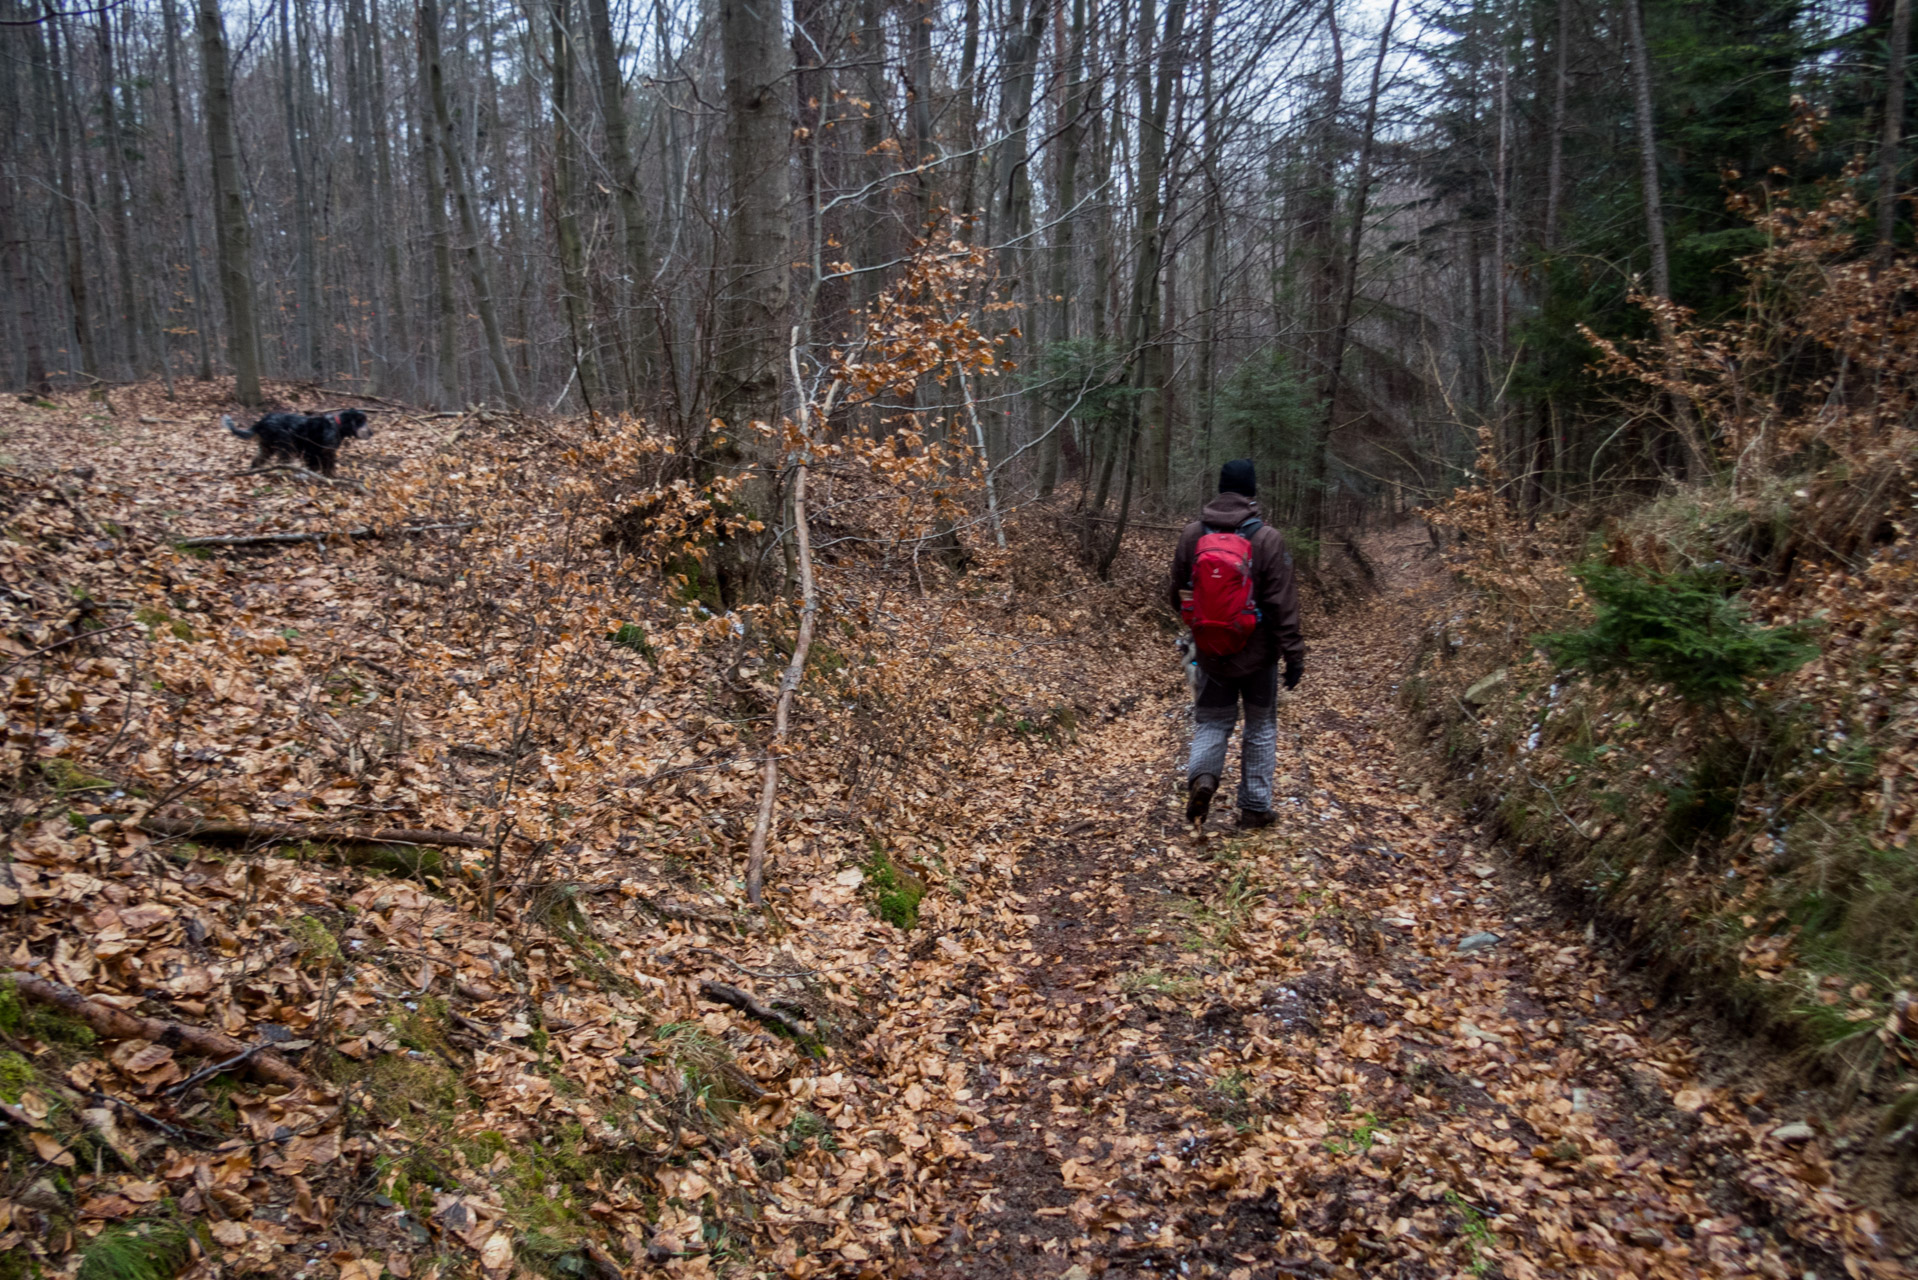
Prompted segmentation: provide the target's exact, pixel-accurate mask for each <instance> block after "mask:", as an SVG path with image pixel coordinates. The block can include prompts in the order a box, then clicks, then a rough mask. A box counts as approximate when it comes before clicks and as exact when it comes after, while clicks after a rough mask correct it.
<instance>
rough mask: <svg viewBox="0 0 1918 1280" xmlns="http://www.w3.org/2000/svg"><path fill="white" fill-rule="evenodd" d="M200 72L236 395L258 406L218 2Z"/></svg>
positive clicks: (249, 286) (256, 344)
mask: <svg viewBox="0 0 1918 1280" xmlns="http://www.w3.org/2000/svg"><path fill="white" fill-rule="evenodd" d="M197 21H198V26H199V35H200V70H201V72H202V73H203V74H204V76H205V78H206V122H207V138H208V148H209V150H211V151H212V153H213V226H214V245H215V251H216V254H217V256H218V259H219V270H220V292H221V293H222V294H223V295H224V296H225V298H226V319H227V354H228V356H229V358H230V359H231V360H232V361H233V375H234V377H233V381H234V394H235V395H236V396H238V397H239V400H240V403H241V404H245V405H258V404H260V403H261V400H262V397H261V395H260V330H259V324H258V321H257V320H256V318H255V316H254V312H253V264H252V256H253V237H252V232H251V230H250V229H249V227H248V226H247V220H246V193H245V191H244V190H243V189H242V188H241V185H240V147H239V143H238V141H237V139H236V137H235V135H234V131H233V89H232V85H231V84H230V83H229V82H228V77H227V58H226V28H225V26H224V25H223V24H222V23H221V21H220V5H219V0H199V7H198V11H197Z"/></svg>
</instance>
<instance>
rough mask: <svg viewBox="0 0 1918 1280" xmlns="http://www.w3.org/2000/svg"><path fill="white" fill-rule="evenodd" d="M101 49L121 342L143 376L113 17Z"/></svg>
mask: <svg viewBox="0 0 1918 1280" xmlns="http://www.w3.org/2000/svg"><path fill="white" fill-rule="evenodd" d="M95 30H96V32H97V33H98V38H99V49H100V124H101V130H102V132H103V133H104V134H105V142H106V150H107V156H106V160H107V163H106V171H107V203H108V204H110V205H112V206H113V208H112V212H111V213H110V214H109V216H108V218H107V226H108V228H109V229H110V230H111V232H112V234H113V251H114V260H115V262H114V265H115V267H116V269H117V270H116V274H117V275H118V276H119V285H120V326H119V327H120V335H121V336H120V341H121V342H122V344H124V347H125V351H126V357H127V367H128V369H129V370H130V371H131V372H132V373H133V374H134V376H136V377H137V376H139V375H140V374H142V373H144V372H145V371H146V367H147V350H146V345H147V344H146V326H145V325H144V324H142V323H141V314H142V313H143V312H144V311H145V308H144V307H143V306H142V305H141V303H140V295H139V292H138V290H137V289H136V288H135V286H134V283H133V233H132V229H131V227H130V226H129V225H128V210H127V178H126V165H127V147H126V141H125V139H124V138H122V137H121V136H120V108H119V104H118V103H117V102H116V101H115V99H114V93H115V89H116V76H115V73H114V58H113V15H112V14H111V13H102V14H101V15H100V25H99V26H98V27H97V28H95Z"/></svg>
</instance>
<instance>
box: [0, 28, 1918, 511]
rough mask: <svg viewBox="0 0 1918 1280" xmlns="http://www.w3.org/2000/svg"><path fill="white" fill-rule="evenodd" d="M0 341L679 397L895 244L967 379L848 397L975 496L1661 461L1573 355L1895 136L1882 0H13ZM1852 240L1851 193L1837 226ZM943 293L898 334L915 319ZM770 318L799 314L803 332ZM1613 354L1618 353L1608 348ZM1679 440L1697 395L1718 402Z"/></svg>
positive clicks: (1729, 290) (870, 276) (726, 393)
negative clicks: (977, 253)
mask: <svg viewBox="0 0 1918 1280" xmlns="http://www.w3.org/2000/svg"><path fill="white" fill-rule="evenodd" d="M0 20H3V21H4V23H5V25H4V27H0V59H3V61H0V70H3V71H4V74H0V113H4V116H5V127H4V128H0V169H3V172H4V181H0V236H3V237H4V254H5V260H4V263H3V264H0V268H3V269H0V280H3V281H4V285H3V286H0V287H4V290H5V293H6V302H5V305H4V307H0V335H3V337H4V345H5V350H6V353H7V355H6V359H7V361H8V365H7V368H6V371H5V381H6V382H7V383H8V384H10V385H13V386H16V387H20V388H25V389H27V390H29V391H41V390H44V389H46V388H48V387H50V386H52V385H54V384H69V385H71V384H76V383H84V384H88V385H103V384H108V383H115V382H121V381H126V380H132V379H150V378H159V377H164V378H167V379H186V378H208V377H226V376H234V377H236V378H237V382H236V393H237V397H238V399H239V400H240V401H241V402H243V403H254V402H258V401H259V400H260V399H261V392H260V388H259V383H260V379H261V377H262V376H263V375H265V376H271V377H277V378H284V379H292V380H296V381H301V382H307V383H311V384H313V388H314V397H315V399H316V400H323V399H324V398H325V395H326V393H328V392H334V393H344V392H348V391H356V392H362V393H366V394H370V395H374V396H382V397H389V398H393V399H396V400H404V401H408V402H424V403H431V404H437V405H442V406H455V405H466V404H471V403H477V402H486V403H496V404H500V405H503V406H507V407H511V408H521V409H532V410H538V411H558V412H577V411H580V410H583V409H593V410H598V411H602V412H630V413H633V414H639V415H644V416H647V417H649V418H651V419H653V420H654V421H655V422H656V423H658V424H659V425H660V426H662V427H663V428H665V429H666V430H667V431H669V432H670V433H671V434H672V435H674V436H675V437H677V438H678V439H679V440H681V441H682V442H683V443H684V445H685V452H686V455H687V456H688V457H689V458H694V457H704V458H706V459H708V460H709V461H711V462H714V463H715V464H717V465H724V464H726V462H727V460H728V458H729V457H730V456H731V455H729V453H728V446H726V445H724V444H723V443H722V444H717V445H716V444H714V442H713V439H712V435H711V433H712V427H711V426H710V424H711V422H712V420H713V419H715V418H717V419H721V420H725V421H727V422H732V423H743V422H744V421H746V420H749V419H753V418H762V419H767V420H772V419H775V418H777V416H778V415H780V414H781V413H782V412H786V413H790V412H791V411H792V409H793V402H794V399H795V395H796V392H795V384H794V380H793V378H792V377H791V376H790V375H791V371H792V369H793V366H794V365H795V363H796V360H795V359H794V357H796V356H801V355H803V356H804V357H805V358H806V360H807V361H808V362H809V363H808V367H809V368H811V367H816V366H817V364H818V362H820V361H822V360H824V359H826V358H827V354H828V353H829V351H830V350H831V349H832V347H833V345H834V344H835V343H840V342H842V341H844V340H845V337H846V335H848V334H850V333H852V332H853V331H854V329H855V326H856V317H857V316H858V315H859V314H860V313H861V312H862V311H866V310H870V309H871V308H872V307H873V306H874V305H875V302H876V300H878V299H880V298H881V296H882V294H883V293H884V291H885V290H887V289H888V288H892V287H894V286H896V284H897V282H898V281H899V280H901V279H903V278H907V276H908V275H909V270H910V261H909V260H911V259H913V256H914V253H915V246H916V245H921V244H924V245H926V246H927V247H925V248H922V249H921V250H920V262H921V265H922V266H923V265H924V264H925V262H926V261H927V260H928V259H927V255H933V256H934V257H940V258H942V260H944V261H948V262H950V261H956V260H957V256H956V255H959V254H960V251H961V250H962V249H979V250H984V251H985V252H984V254H983V256H981V257H976V258H975V259H973V263H974V265H973V266H972V267H971V268H968V269H966V270H958V269H947V270H945V271H944V274H942V275H939V276H938V281H939V282H940V283H929V284H927V285H926V286H925V287H926V288H928V289H934V290H935V291H938V290H944V291H945V292H946V294H947V295H949V296H944V297H942V298H941V300H940V301H941V305H942V306H945V307H946V308H947V310H948V311H950V312H952V313H953V314H954V315H955V316H960V317H961V318H963V320H964V321H965V323H967V324H969V325H971V326H973V327H975V328H976V329H977V330H978V331H979V332H980V333H982V334H984V335H986V336H987V337H988V338H989V339H990V340H991V341H992V342H993V343H994V344H995V346H994V352H995V359H994V361H993V363H992V366H991V367H992V368H993V369H996V370H997V371H998V372H997V374H996V376H989V377H980V378H975V379H963V381H964V382H965V385H964V386H961V385H960V382H961V381H962V379H959V378H952V379H948V380H946V381H940V380H938V379H927V380H924V381H922V382H921V384H920V385H919V386H918V387H917V388H916V389H915V390H914V391H913V393H912V394H911V395H909V396H903V397H901V396H893V397H892V398H891V399H890V400H889V399H888V398H887V396H885V395H884V394H880V393H874V394H872V395H870V396H867V397H864V398H858V397H848V398H847V399H846V400H845V401H844V402H843V403H842V405H840V406H839V407H837V408H836V409H835V415H836V416H835V419H834V422H833V424H832V425H833V427H834V428H835V429H847V428H849V427H851V426H852V425H855V424H863V425H864V426H865V427H866V428H867V429H874V430H880V431H908V432H910V439H911V440H913V441H918V440H923V439H929V438H946V437H949V438H951V439H953V440H958V441H964V442H966V443H967V444H968V445H969V446H971V447H973V448H975V449H976V450H977V451H979V452H980V453H982V455H983V457H982V458H981V461H982V462H983V463H984V464H985V465H986V466H987V467H988V468H989V469H990V472H991V474H992V476H993V477H994V479H995V481H996V484H997V486H998V489H999V490H1000V492H1001V495H1002V500H1004V501H1006V502H1014V501H1023V500H1027V499H1029V498H1031V497H1034V496H1041V495H1046V494H1049V493H1052V492H1053V491H1054V490H1056V489H1061V488H1065V489H1066V492H1067V494H1068V495H1069V496H1070V497H1071V499H1072V500H1073V501H1074V502H1076V503H1077V504H1079V505H1080V506H1081V507H1082V508H1084V509H1085V510H1087V511H1090V512H1098V511H1103V510H1108V509H1114V508H1117V507H1119V506H1121V505H1122V504H1127V503H1129V509H1132V510H1135V511H1136V510H1165V509H1176V508H1183V507H1187V506H1189V505H1190V504H1191V503H1192V502H1193V501H1195V500H1196V499H1198V498H1199V497H1200V496H1202V494H1203V493H1205V492H1207V491H1209V486H1210V482H1211V479H1212V477H1213V475H1215V474H1216V472H1215V468H1216V465H1217V463H1218V461H1219V460H1220V459H1221V458H1223V457H1228V456H1233V455H1239V454H1248V453H1249V454H1251V455H1252V456H1254V457H1255V458H1257V459H1258V460H1259V463H1260V467H1261V475H1262V479H1263V481H1264V483H1265V486H1266V493H1265V495H1264V496H1265V498H1266V500H1267V503H1268V509H1269V511H1270V512H1271V513H1272V514H1273V515H1274V517H1275V518H1277V519H1281V520H1283V521H1284V522H1286V523H1287V524H1288V525H1291V526H1293V527H1295V528H1298V529H1301V530H1305V531H1307V532H1308V534H1309V533H1310V532H1314V531H1323V530H1326V529H1329V528H1332V527H1334V526H1346V525H1350V524H1352V523H1354V522H1356V521H1359V520H1361V519H1362V518H1364V516H1365V514H1366V513H1368V512H1375V511H1381V510H1387V511H1391V510H1404V509H1406V508H1408V507H1410V506H1412V505H1414V504H1418V503H1422V502H1425V501H1428V500H1430V499H1432V498H1434V497H1437V496H1440V495H1442V494H1444V493H1446V492H1448V491H1449V490H1450V489H1451V488H1453V487H1454V486H1455V484H1456V483H1457V482H1458V480H1459V479H1460V478H1461V477H1462V476H1463V475H1464V474H1465V472H1466V470H1467V469H1468V468H1469V467H1470V466H1471V464H1472V461H1473V458H1474V456H1475V454H1476V452H1477V450H1478V448H1479V441H1480V433H1481V431H1488V432H1489V433H1490V435H1489V437H1488V439H1489V441H1490V443H1491V445H1492V447H1493V449H1494V450H1495V455H1496V457H1497V458H1498V459H1499V460H1500V463H1501V471H1502V474H1504V475H1505V476H1507V477H1509V478H1510V483H1511V484H1513V485H1514V486H1516V487H1517V488H1518V489H1520V490H1522V492H1523V494H1524V496H1525V498H1526V500H1527V501H1528V502H1530V503H1532V504H1534V505H1535V506H1538V507H1550V506H1554V505H1558V506H1563V505H1565V504H1570V503H1575V502H1578V501H1580V500H1581V499H1582V498H1584V497H1585V496H1587V495H1589V494H1591V493H1593V492H1595V491H1601V490H1604V491H1617V490H1618V489H1619V488H1620V487H1621V486H1622V487H1625V488H1630V487H1632V486H1640V487H1643V486H1644V485H1646V484H1648V483H1650V482H1654V481H1656V480H1657V479H1659V478H1660V477H1664V476H1673V475H1677V476H1683V475H1686V474H1687V473H1688V472H1696V471H1697V469H1698V468H1699V466H1700V465H1701V464H1700V453H1699V448H1698V446H1697V441H1696V437H1697V436H1698V435H1699V434H1700V433H1701V432H1702V433H1703V434H1705V435H1709V433H1710V430H1711V428H1710V425H1709V424H1704V425H1703V426H1694V425H1693V424H1692V423H1691V422H1690V421H1689V418H1690V410H1689V409H1688V407H1687V406H1686V405H1684V404H1682V403H1678V402H1675V401H1672V400H1670V399H1669V398H1666V399H1663V400H1661V399H1660V398H1659V397H1656V396H1653V397H1650V398H1647V397H1646V396H1644V395H1643V394H1622V393H1621V391H1620V388H1618V387H1616V386H1613V385H1612V384H1611V383H1610V382H1608V380H1607V379H1605V378H1603V377H1595V376H1593V375H1592V374H1591V372H1590V366H1591V362H1592V360H1593V358H1594V355H1595V349H1594V347H1593V346H1592V344H1591V341H1590V340H1589V338H1588V336H1587V334H1586V333H1585V330H1587V329H1589V330H1590V331H1591V333H1593V334H1596V335H1598V336H1600V337H1604V338H1612V339H1632V338H1645V337H1654V336H1658V335H1656V333H1655V330H1656V329H1658V328H1659V327H1660V326H1661V325H1664V324H1667V323H1669V320H1654V319H1653V313H1652V312H1650V311H1648V310H1647V309H1646V308H1644V307H1642V306H1639V305H1635V304H1634V303H1633V301H1632V298H1633V295H1634V292H1635V291H1638V292H1642V293H1644V294H1647V295H1652V296H1662V297H1668V298H1670V299H1672V300H1673V301H1675V302H1676V303H1677V304H1679V305H1680V306H1682V307H1685V308H1691V309H1695V310H1696V311H1697V312H1698V313H1699V314H1700V319H1701V320H1705V321H1713V320H1717V319H1721V318H1724V317H1726V316H1729V315H1731V314H1732V313H1733V311H1734V310H1735V309H1736V308H1737V307H1738V306H1739V305H1740V304H1741V301H1742V300H1743V299H1744V297H1745V287H1744V284H1743V281H1742V280H1741V278H1740V275H1739V273H1738V272H1737V271H1736V270H1734V269H1733V265H1734V263H1735V261H1736V260H1737V259H1738V258H1739V257H1740V255H1743V254H1747V253H1750V252H1751V251H1753V250H1754V249H1756V248H1758V247H1760V246H1761V245H1762V244H1763V243H1764V241H1765V234H1764V233H1763V232H1761V231H1760V230H1759V229H1756V228H1755V227H1754V225H1753V219H1752V216H1751V215H1752V212H1753V211H1754V210H1755V209H1762V208H1764V207H1766V206H1767V205H1768V204H1770V203H1772V202H1775V201H1776V200H1777V199H1778V198H1780V193H1781V192H1783V191H1785V190H1786V189H1791V188H1799V189H1801V194H1800V196H1799V197H1798V198H1799V199H1801V200H1803V199H1806V198H1807V197H1805V196H1804V195H1803V194H1802V189H1804V188H1806V187H1808V186H1809V185H1810V184H1828V186H1827V190H1835V189H1840V188H1843V189H1845V190H1849V191H1851V192H1853V193H1855V194H1856V196H1857V198H1858V201H1859V207H1860V209H1861V210H1862V212H1861V214H1860V216H1861V218H1864V219H1866V220H1868V221H1869V220H1872V219H1875V220H1876V222H1875V224H1874V226H1875V230H1871V233H1870V234H1871V235H1875V236H1877V237H1878V238H1879V239H1882V240H1890V239H1902V238H1905V237H1906V235H1907V231H1906V228H1905V225H1904V221H1903V218H1902V213H1901V211H1900V210H1897V209H1895V208H1894V207H1893V205H1892V204H1891V203H1890V202H1887V201H1881V200H1879V199H1878V195H1879V193H1880V192H1882V191H1887V190H1895V189H1897V187H1898V185H1899V184H1900V183H1901V182H1902V181H1903V178H1904V164H1905V161H1904V157H1903V155H1902V152H1901V146H1900V140H1901V138H1902V135H1903V133H1904V124H1905V121H1906V117H1907V116H1908V115H1909V112H1910V97H1909V95H1906V94H1905V93H1904V92H1903V89H1904V82H1905V77H1906V68H1905V49H1906V46H1907V45H1908V43H1909V25H1910V22H1909V6H1908V3H1906V2H1901V3H1898V4H1895V5H1894V4H1892V3H1889V2H1887V0H1873V3H1871V4H1869V5H1858V4H1835V3H1825V4H1818V3H1790V2H1785V3H1780V2H1778V0H1713V2H1711V3H1687V2H1681V0H1642V3H1641V0H1557V2H1556V3H1539V2H1531V3H1527V2H1523V0H1478V2H1470V3H1465V2H1461V3H1433V2H1431V0H1374V2H1372V3H1368V4H1364V5H1359V4H1352V3H1346V4H1339V3H1336V2H1332V3H1316V2H1313V3H1271V2H1270V0H950V2H947V3H938V2H932V0H926V2H916V0H792V3H791V6H790V8H789V9H787V10H781V9H779V8H778V7H776V6H775V5H774V4H773V3H772V0H760V2H759V3H749V2H748V0H714V2H711V3H700V4H695V3H687V2H686V0H650V2H641V0H540V2H539V3H533V2H532V0H524V2H522V3H518V4H504V3H498V2H497V0H418V2H417V3H414V2H412V0H402V2H397V3H396V2H395V0H277V2H269V3H264V4H252V5H249V4H238V3H231V2H229V3H226V4H221V3H219V0H108V2H107V3H104V4H100V5H97V6H96V5H89V4H84V3H76V0H44V4H43V7H39V8H35V7H33V6H32V5H29V4H25V3H22V0H4V2H3V3H0ZM1867 238H1868V239H1869V238H1870V237H1869V236H1868V237H1867ZM928 340H931V339H930V338H929V339H928ZM795 342H796V346H795ZM1640 390H1641V391H1642V388H1641V389H1640ZM1707 444H1708V445H1709V441H1708V442H1707Z"/></svg>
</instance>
